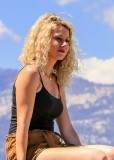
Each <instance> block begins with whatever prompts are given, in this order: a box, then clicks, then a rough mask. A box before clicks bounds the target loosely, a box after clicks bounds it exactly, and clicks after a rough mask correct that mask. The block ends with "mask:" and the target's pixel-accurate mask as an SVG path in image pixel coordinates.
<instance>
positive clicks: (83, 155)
mask: <svg viewBox="0 0 114 160" xmlns="http://www.w3.org/2000/svg"><path fill="white" fill-rule="evenodd" d="M36 160H107V157H106V155H105V153H104V152H102V151H100V150H99V149H94V148H92V149H91V148H86V147H84V146H80V147H59V148H48V149H46V150H44V151H43V152H41V153H40V154H39V156H38V158H37V159H36Z"/></svg>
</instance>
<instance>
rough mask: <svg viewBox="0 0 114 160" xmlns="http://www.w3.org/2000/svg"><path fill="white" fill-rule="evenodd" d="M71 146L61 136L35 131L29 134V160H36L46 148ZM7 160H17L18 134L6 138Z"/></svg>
mask: <svg viewBox="0 0 114 160" xmlns="http://www.w3.org/2000/svg"><path fill="white" fill-rule="evenodd" d="M65 146H71V145H69V144H66V143H64V141H63V139H62V137H61V135H60V134H58V133H56V132H53V131H48V130H40V129H35V130H32V131H29V133H28V147H27V158H26V159H27V160H36V158H37V157H38V155H39V154H40V153H41V152H42V151H43V150H44V149H46V148H54V147H65ZM6 160H17V158H16V134H15V133H12V134H9V135H7V136H6Z"/></svg>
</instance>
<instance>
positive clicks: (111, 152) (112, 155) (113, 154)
mask: <svg viewBox="0 0 114 160" xmlns="http://www.w3.org/2000/svg"><path fill="white" fill-rule="evenodd" d="M107 156H108V159H109V160H114V147H110V148H109V149H107Z"/></svg>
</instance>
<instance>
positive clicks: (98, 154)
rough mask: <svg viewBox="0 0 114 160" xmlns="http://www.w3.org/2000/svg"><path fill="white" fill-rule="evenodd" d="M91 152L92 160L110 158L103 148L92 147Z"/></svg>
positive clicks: (106, 159)
mask: <svg viewBox="0 0 114 160" xmlns="http://www.w3.org/2000/svg"><path fill="white" fill-rule="evenodd" d="M90 154H91V156H90V157H91V158H90V159H91V160H93V159H94V160H108V158H107V155H106V154H105V153H104V152H103V151H101V150H98V149H92V150H91V151H90Z"/></svg>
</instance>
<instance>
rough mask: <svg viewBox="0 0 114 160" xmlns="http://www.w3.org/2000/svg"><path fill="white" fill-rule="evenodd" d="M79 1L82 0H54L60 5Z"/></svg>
mask: <svg viewBox="0 0 114 160" xmlns="http://www.w3.org/2000/svg"><path fill="white" fill-rule="evenodd" d="M80 1H82V0H56V2H57V3H58V4H59V5H61V6H63V5H66V4H69V3H72V2H80Z"/></svg>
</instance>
